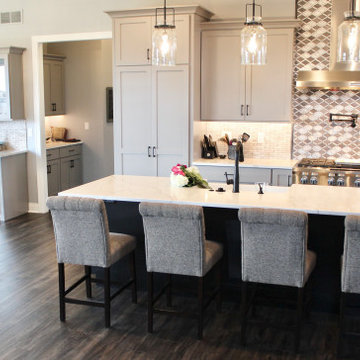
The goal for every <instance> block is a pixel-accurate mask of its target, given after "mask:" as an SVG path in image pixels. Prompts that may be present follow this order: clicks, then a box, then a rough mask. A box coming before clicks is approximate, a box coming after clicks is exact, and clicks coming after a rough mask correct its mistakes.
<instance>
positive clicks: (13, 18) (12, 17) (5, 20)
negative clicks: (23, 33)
mask: <svg viewBox="0 0 360 360" xmlns="http://www.w3.org/2000/svg"><path fill="white" fill-rule="evenodd" d="M22 22H23V14H22V10H16V11H2V12H0V24H22Z"/></svg>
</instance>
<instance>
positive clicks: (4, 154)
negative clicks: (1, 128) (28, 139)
mask: <svg viewBox="0 0 360 360" xmlns="http://www.w3.org/2000/svg"><path fill="white" fill-rule="evenodd" d="M25 153H27V150H2V151H0V158H2V157H8V156H14V155H19V154H25Z"/></svg>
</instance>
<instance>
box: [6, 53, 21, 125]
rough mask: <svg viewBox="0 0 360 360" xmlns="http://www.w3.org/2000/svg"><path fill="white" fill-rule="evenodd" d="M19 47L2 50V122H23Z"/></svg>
mask: <svg viewBox="0 0 360 360" xmlns="http://www.w3.org/2000/svg"><path fill="white" fill-rule="evenodd" d="M24 50H25V49H23V48H18V47H7V48H0V121H10V120H23V119H25V114H24V90H23V89H24V86H23V65H22V53H23V51H24Z"/></svg>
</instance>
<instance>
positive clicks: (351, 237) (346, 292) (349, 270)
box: [338, 215, 360, 356]
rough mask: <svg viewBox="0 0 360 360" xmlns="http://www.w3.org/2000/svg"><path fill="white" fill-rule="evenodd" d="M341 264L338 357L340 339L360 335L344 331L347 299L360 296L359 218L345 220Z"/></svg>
mask: <svg viewBox="0 0 360 360" xmlns="http://www.w3.org/2000/svg"><path fill="white" fill-rule="evenodd" d="M341 260H342V261H341V262H342V264H341V299H340V316H339V336H338V355H339V356H340V355H342V354H341V352H342V339H343V338H344V337H345V336H352V337H354V336H356V337H359V336H360V333H355V332H349V331H346V329H345V320H346V319H345V315H346V314H345V311H346V306H347V302H348V298H349V297H351V296H352V294H360V216H355V215H348V216H347V217H346V218H345V240H344V254H343V256H342V259H341Z"/></svg>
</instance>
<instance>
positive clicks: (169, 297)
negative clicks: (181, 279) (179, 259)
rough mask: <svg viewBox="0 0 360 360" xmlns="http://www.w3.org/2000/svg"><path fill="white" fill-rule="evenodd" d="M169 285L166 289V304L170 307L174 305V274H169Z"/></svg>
mask: <svg viewBox="0 0 360 360" xmlns="http://www.w3.org/2000/svg"><path fill="white" fill-rule="evenodd" d="M167 278H168V287H167V289H166V305H167V306H168V307H171V306H172V276H171V274H168V276H167Z"/></svg>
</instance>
